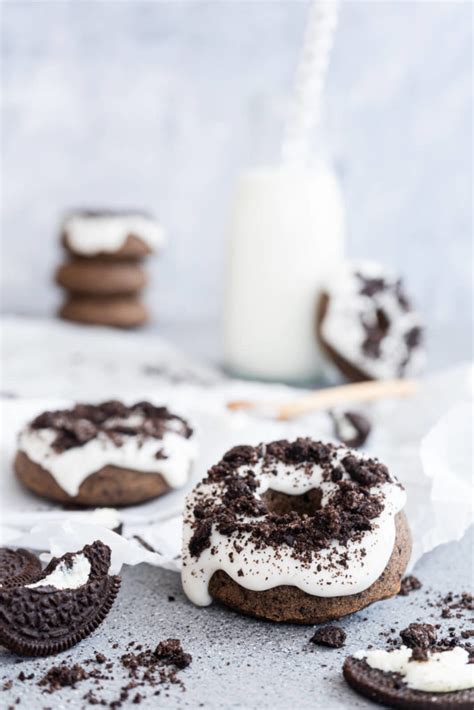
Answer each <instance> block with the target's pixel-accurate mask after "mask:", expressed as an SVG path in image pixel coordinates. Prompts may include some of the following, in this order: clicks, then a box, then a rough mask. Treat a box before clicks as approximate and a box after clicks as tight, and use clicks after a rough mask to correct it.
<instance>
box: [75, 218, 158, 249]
mask: <svg viewBox="0 0 474 710" xmlns="http://www.w3.org/2000/svg"><path fill="white" fill-rule="evenodd" d="M63 232H64V233H65V234H66V236H67V241H68V244H69V246H70V247H71V248H72V249H73V250H74V251H75V252H78V253H80V254H86V255H88V256H91V255H93V254H98V253H100V252H110V253H113V252H116V251H118V250H119V249H121V247H123V245H124V244H125V242H126V240H127V237H128V236H129V235H133V236H135V237H138V238H139V239H141V241H142V242H144V243H145V244H146V245H147V246H148V247H150V249H156V248H157V247H159V246H161V245H162V244H163V242H164V233H163V229H162V227H161V226H160V225H159V224H158V223H157V222H156V221H155V220H154V219H151V218H150V217H146V216H144V215H138V214H135V215H134V214H130V215H95V216H86V215H73V216H71V217H69V218H67V219H66V220H65V222H64V225H63Z"/></svg>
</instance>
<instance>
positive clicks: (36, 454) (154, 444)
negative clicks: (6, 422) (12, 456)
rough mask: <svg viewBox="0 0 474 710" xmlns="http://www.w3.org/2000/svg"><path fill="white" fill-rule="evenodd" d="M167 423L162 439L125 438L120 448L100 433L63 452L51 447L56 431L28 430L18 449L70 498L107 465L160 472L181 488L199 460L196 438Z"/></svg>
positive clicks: (134, 419)
mask: <svg viewBox="0 0 474 710" xmlns="http://www.w3.org/2000/svg"><path fill="white" fill-rule="evenodd" d="M137 416H138V415H134V416H133V417H128V418H125V419H123V420H121V422H122V423H123V424H125V425H127V424H128V425H130V426H133V425H134V424H136V423H137ZM116 422H117V420H115V423H116ZM109 423H110V425H113V423H114V422H113V420H110V422H109ZM167 424H169V427H170V430H169V431H166V432H165V434H164V435H163V438H162V439H156V438H154V437H151V436H150V437H143V436H142V435H140V436H135V435H130V436H123V437H122V439H121V442H122V443H121V445H119V446H117V444H115V443H114V441H113V440H112V439H111V438H110V437H109V436H108V435H107V434H105V433H104V432H99V433H98V435H97V436H96V437H95V438H94V439H91V440H90V441H88V442H87V443H86V444H84V445H82V446H75V447H73V448H70V449H67V450H66V451H62V452H56V451H55V450H54V449H53V448H52V446H51V445H52V443H53V441H54V440H55V438H56V436H57V432H56V431H55V430H54V429H30V428H29V427H27V428H26V429H24V430H23V431H22V432H21V433H20V437H19V442H18V448H19V449H20V450H21V451H24V453H25V454H26V455H27V456H28V458H29V459H31V460H32V461H34V462H35V463H37V464H39V465H40V466H42V467H43V468H44V469H45V470H46V471H49V473H51V475H52V476H53V478H54V479H55V481H56V482H57V483H58V484H59V485H60V486H61V488H62V489H63V490H64V491H66V493H68V494H69V495H70V496H75V495H77V494H78V492H79V488H80V485H81V483H82V482H83V481H84V480H85V479H86V478H87V477H88V476H90V475H91V474H92V473H95V472H96V471H99V470H100V469H101V468H103V467H104V466H108V465H111V466H119V467H120V468H129V469H133V470H135V471H142V472H144V473H157V474H158V473H159V474H161V475H162V476H163V478H164V479H165V481H166V483H167V484H168V486H169V487H170V488H179V487H181V486H183V485H184V484H185V483H186V481H187V480H188V476H189V469H190V466H191V463H192V461H193V460H194V459H195V457H196V446H195V443H194V440H193V439H186V438H185V437H184V436H182V435H181V434H179V433H177V432H176V431H173V427H174V426H175V422H174V420H173V419H171V420H169V422H167ZM158 451H162V452H163V454H164V456H166V458H156V453H157V452H158Z"/></svg>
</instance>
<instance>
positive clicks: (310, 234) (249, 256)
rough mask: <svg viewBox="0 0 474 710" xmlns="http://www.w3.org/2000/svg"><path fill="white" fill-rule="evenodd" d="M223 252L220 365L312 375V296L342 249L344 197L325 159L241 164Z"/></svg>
mask: <svg viewBox="0 0 474 710" xmlns="http://www.w3.org/2000/svg"><path fill="white" fill-rule="evenodd" d="M227 257H228V260H227V272H226V278H225V300H224V317H223V335H224V343H223V346H224V364H225V366H226V368H227V370H229V371H230V372H232V373H233V374H235V375H238V376H242V377H248V378H252V379H262V380H275V381H282V382H288V383H295V384H296V383H310V382H314V381H315V380H317V379H318V378H320V377H321V375H322V355H321V352H320V350H319V348H318V345H317V342H316V336H315V309H316V300H317V296H318V293H319V292H320V290H321V288H322V287H323V286H324V281H325V278H326V277H327V275H328V274H329V272H330V271H331V269H332V268H333V267H334V266H336V265H337V264H339V263H340V261H341V260H342V259H343V257H344V205H343V200H342V196H341V192H340V189H339V184H338V181H337V179H336V176H335V174H334V172H333V171H332V169H331V168H330V167H329V165H327V164H325V163H321V164H319V165H318V166H316V167H315V168H314V169H305V168H302V169H298V168H287V167H280V168H274V169H272V168H262V169H254V170H249V171H247V172H245V173H244V174H243V175H242V176H241V177H240V180H239V181H238V185H237V194H236V198H235V204H234V212H233V218H232V223H231V230H230V240H229V248H228V254H227Z"/></svg>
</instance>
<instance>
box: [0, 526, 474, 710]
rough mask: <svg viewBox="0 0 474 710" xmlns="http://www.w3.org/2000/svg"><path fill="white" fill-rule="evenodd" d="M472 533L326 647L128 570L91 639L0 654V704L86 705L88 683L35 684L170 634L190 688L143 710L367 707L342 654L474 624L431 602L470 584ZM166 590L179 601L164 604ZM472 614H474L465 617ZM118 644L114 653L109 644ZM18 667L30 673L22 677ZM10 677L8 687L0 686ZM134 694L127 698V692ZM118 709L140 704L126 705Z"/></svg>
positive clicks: (170, 578) (111, 691)
mask: <svg viewBox="0 0 474 710" xmlns="http://www.w3.org/2000/svg"><path fill="white" fill-rule="evenodd" d="M473 543H474V529H471V530H470V531H469V532H468V533H467V534H466V535H465V536H464V538H463V539H462V540H461V541H460V542H456V543H451V544H449V545H444V546H442V547H440V548H438V549H436V550H434V551H433V552H432V553H430V554H428V555H426V556H425V557H424V558H422V560H421V561H420V562H419V563H418V565H417V566H416V569H415V574H416V575H417V576H418V577H419V579H420V580H421V581H422V582H423V589H422V590H420V591H417V592H413V593H412V594H411V595H410V596H408V597H396V598H394V599H391V600H389V601H385V602H380V603H378V604H375V605H373V606H372V607H370V608H369V609H366V610H363V611H361V612H359V613H358V614H354V615H353V616H351V617H349V618H346V619H344V620H343V621H341V622H340V624H341V626H343V627H344V629H345V630H346V632H347V642H346V646H345V648H343V649H341V650H333V649H323V648H320V647H316V646H313V645H312V644H309V643H308V640H309V638H310V637H311V635H312V629H311V627H304V626H296V625H273V624H269V623H265V622H261V621H257V620H254V619H249V618H246V617H243V616H239V615H237V614H235V613H233V612H230V611H228V610H226V609H224V608H220V607H218V606H216V605H213V606H211V607H209V608H205V609H202V608H196V607H194V606H192V605H191V604H190V603H189V602H188V601H187V600H186V598H185V597H184V595H183V593H182V591H181V586H180V580H179V577H178V575H177V574H175V573H173V572H167V571H164V570H158V569H153V568H151V567H147V566H145V565H141V566H140V567H137V568H130V569H126V570H125V572H124V574H123V586H122V590H121V593H120V596H119V599H118V601H117V603H116V605H115V607H114V608H113V610H112V612H111V613H110V615H109V617H108V618H107V620H106V622H105V623H104V624H103V625H102V627H101V628H100V629H98V630H97V631H96V632H95V633H94V634H93V635H92V636H91V637H90V638H88V639H86V640H85V641H83V642H82V643H81V644H79V645H78V646H77V647H76V648H74V649H72V650H71V651H68V652H65V653H63V654H60V655H59V656H58V657H56V658H46V659H39V660H21V659H18V658H17V657H15V656H13V655H11V654H9V653H8V652H6V651H4V650H1V651H0V707H1V708H7V707H9V705H11V704H13V703H14V702H15V700H16V698H20V702H19V705H18V706H17V707H18V708H19V710H21V708H24V709H28V710H30V709H34V710H36V709H37V708H48V707H49V708H52V709H53V710H59V709H60V708H82V707H90V706H88V705H87V703H86V702H85V701H84V700H83V696H84V694H85V693H86V692H87V690H89V688H95V686H94V685H93V684H91V682H90V681H89V680H86V681H83V682H82V683H80V684H78V685H77V687H76V689H71V688H65V689H63V690H61V691H59V692H56V693H54V694H53V695H48V694H45V693H43V692H42V689H41V688H39V687H38V686H37V684H36V682H37V680H39V679H40V678H41V677H42V676H43V674H44V673H45V671H46V670H47V669H49V668H50V667H51V666H52V665H54V664H56V663H58V662H59V661H61V660H63V659H67V660H68V662H70V663H74V662H79V663H81V662H83V661H84V660H85V659H88V658H91V657H92V656H93V655H94V652H95V651H101V652H103V653H104V654H106V655H107V656H108V657H109V658H111V659H118V658H119V656H120V655H121V654H122V653H123V652H124V651H125V650H126V646H127V644H128V643H129V642H130V641H131V640H137V641H139V642H140V643H142V644H144V646H145V647H154V646H155V645H156V644H157V643H158V641H160V640H162V639H166V638H169V637H175V638H179V639H181V641H182V643H183V646H184V648H185V650H187V651H189V652H190V653H191V654H192V655H193V662H192V664H191V666H190V667H189V668H187V669H186V670H184V671H183V672H182V673H181V674H180V676H181V678H182V680H183V681H184V684H185V686H186V689H185V690H184V691H183V690H181V689H180V688H179V687H178V686H173V687H171V688H170V690H169V691H162V693H161V694H160V695H159V696H154V695H153V691H152V690H149V689H145V690H143V691H142V692H143V693H144V694H145V695H146V696H147V697H146V698H145V699H144V700H143V701H142V704H141V705H140V706H139V707H143V708H152V707H153V708H161V707H166V708H198V707H204V708H249V709H253V708H259V710H263V709H265V708H273V709H275V708H277V709H280V708H281V709H282V710H283V709H285V708H317V707H319V708H325V709H327V708H335V709H336V708H341V709H342V708H348V707H352V708H370V707H374V706H373V705H372V704H371V703H369V702H367V701H365V700H363V699H362V698H359V697H358V696H357V695H355V694H354V693H353V692H352V691H351V690H350V689H349V688H348V687H346V685H345V683H344V681H343V679H342V676H341V666H342V663H343V660H344V658H345V656H346V655H348V654H349V653H351V652H352V651H355V650H356V649H358V648H361V647H364V648H365V647H366V646H367V645H368V644H374V645H377V644H379V645H382V644H383V642H384V639H383V637H382V636H380V634H381V632H382V631H384V630H387V629H390V627H392V628H394V629H396V630H397V631H399V630H400V629H402V628H404V627H405V626H406V625H407V624H409V623H410V622H413V621H417V620H423V621H429V620H432V619H434V620H435V623H438V622H439V623H441V624H442V629H445V630H447V629H448V627H450V626H453V625H454V626H456V628H457V629H459V630H460V629H461V628H463V625H464V628H469V627H470V628H472V626H473V622H472V620H471V621H470V620H469V614H464V621H461V620H457V619H441V618H440V609H439V608H430V607H429V605H428V600H429V599H433V598H437V597H438V595H439V594H440V593H445V592H448V591H451V590H452V591H456V592H461V591H467V590H470V589H471V590H472V581H473V567H472V560H473V555H472V552H473ZM168 595H173V596H175V601H174V602H170V601H168ZM471 616H472V614H471ZM116 642H118V643H119V647H118V648H117V649H113V648H112V644H113V643H116ZM20 671H24V673H25V674H26V675H29V674H30V673H34V675H35V678H34V679H33V680H30V681H26V682H24V683H21V682H20V681H19V680H17V676H18V674H19V673H20ZM8 679H13V680H14V682H13V686H12V688H11V689H10V690H6V691H5V690H3V691H2V687H3V685H4V683H5V681H6V680H8ZM125 683H126V677H125V674H124V673H123V672H121V671H120V669H119V664H118V663H117V664H116V677H115V679H114V680H111V681H104V683H103V685H104V689H103V690H102V691H97V693H96V694H97V695H98V696H99V697H100V698H104V699H105V700H106V701H107V703H110V702H111V701H113V700H116V699H117V698H118V696H119V689H120V688H121V687H122V686H123V685H124V684H125ZM132 697H133V693H132V694H131V698H132ZM122 707H126V708H132V707H137V706H136V705H133V704H132V703H131V702H130V701H128V703H124V704H123V706H122Z"/></svg>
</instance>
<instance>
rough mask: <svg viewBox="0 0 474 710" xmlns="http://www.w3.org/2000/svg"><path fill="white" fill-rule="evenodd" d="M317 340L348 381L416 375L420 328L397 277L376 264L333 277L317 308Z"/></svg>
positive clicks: (421, 358)
mask: <svg viewBox="0 0 474 710" xmlns="http://www.w3.org/2000/svg"><path fill="white" fill-rule="evenodd" d="M318 337H319V341H320V343H321V345H322V347H323V348H324V350H325V352H326V354H327V355H328V356H329V357H330V359H331V361H332V362H333V363H334V364H335V365H336V367H337V368H338V369H339V370H340V371H341V372H342V373H343V374H344V375H345V376H346V377H348V378H349V379H350V380H368V379H373V380H385V379H391V378H396V377H412V376H414V375H417V374H418V373H419V372H420V371H421V370H422V368H423V365H424V362H425V351H424V347H423V327H422V321H421V318H420V315H419V314H418V313H417V312H416V311H415V310H414V309H413V308H412V306H411V303H410V301H409V299H408V298H407V296H406V294H405V290H404V288H403V285H402V282H401V280H400V278H399V277H398V276H397V275H395V274H394V273H393V272H392V271H390V270H389V269H387V268H386V267H384V266H382V265H380V264H377V263H375V262H370V261H364V262H353V263H347V264H345V265H344V266H343V267H341V268H340V269H339V270H338V271H337V272H336V273H335V274H334V275H333V277H332V278H331V280H330V283H329V284H328V285H327V287H326V290H325V292H324V293H323V294H322V296H321V299H320V302H319V307H318Z"/></svg>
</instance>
